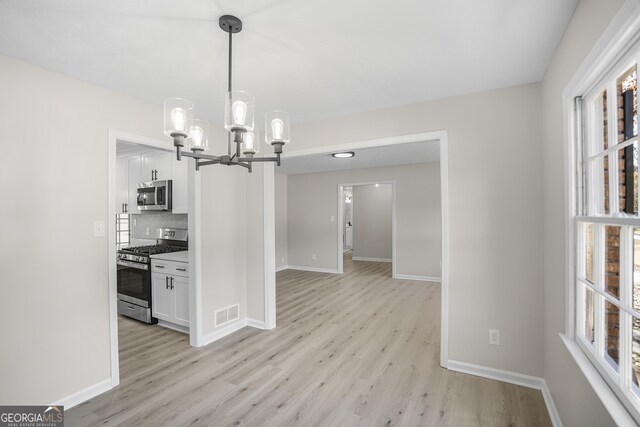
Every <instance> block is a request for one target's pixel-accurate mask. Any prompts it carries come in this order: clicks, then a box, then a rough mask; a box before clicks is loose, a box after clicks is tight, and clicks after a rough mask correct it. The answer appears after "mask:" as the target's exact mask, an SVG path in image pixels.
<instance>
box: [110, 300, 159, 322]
mask: <svg viewBox="0 0 640 427" xmlns="http://www.w3.org/2000/svg"><path fill="white" fill-rule="evenodd" d="M118 314H122V315H124V316H127V317H131V318H134V319H137V320H140V321H142V322H146V323H151V310H149V309H148V308H145V307H140V306H139V305H136V304H132V303H130V302H126V301H122V300H118Z"/></svg>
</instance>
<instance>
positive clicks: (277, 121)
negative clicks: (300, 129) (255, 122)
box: [264, 111, 289, 145]
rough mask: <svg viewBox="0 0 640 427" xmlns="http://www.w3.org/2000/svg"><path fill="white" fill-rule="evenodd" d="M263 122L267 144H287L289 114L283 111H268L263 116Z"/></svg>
mask: <svg viewBox="0 0 640 427" xmlns="http://www.w3.org/2000/svg"><path fill="white" fill-rule="evenodd" d="M264 121H265V123H264V126H265V140H266V141H267V144H272V145H273V144H274V143H281V144H287V143H288V142H289V114H287V113H285V112H284V111H269V112H268V113H267V114H265V115H264Z"/></svg>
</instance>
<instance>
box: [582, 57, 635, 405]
mask: <svg viewBox="0 0 640 427" xmlns="http://www.w3.org/2000/svg"><path fill="white" fill-rule="evenodd" d="M637 57H640V45H636V47H634V49H632V51H631V52H630V53H629V54H628V55H627V56H625V57H624V58H623V59H621V60H620V61H619V62H618V63H617V64H616V65H615V66H614V67H612V69H611V71H610V73H609V74H608V75H607V76H606V77H605V78H604V79H602V80H601V81H600V82H599V83H598V84H597V85H594V89H593V90H591V91H589V92H588V93H586V94H584V96H582V97H579V98H577V99H576V114H577V116H578V117H579V121H580V122H581V123H580V128H581V132H579V138H578V139H579V141H578V144H579V146H578V149H577V153H578V155H577V156H576V157H577V158H576V163H577V169H576V170H577V171H579V173H580V175H581V177H580V178H579V179H578V183H577V184H578V191H577V194H578V204H577V207H576V209H577V215H576V217H575V219H576V233H575V236H576V239H575V242H574V243H575V248H576V253H575V259H576V271H575V297H576V299H575V307H576V310H575V313H576V318H575V340H576V342H577V343H578V345H579V346H580V348H581V349H582V350H583V351H584V352H585V354H586V355H587V356H588V357H589V359H590V360H591V362H592V363H593V364H594V366H595V367H596V368H597V369H598V371H599V372H600V374H601V375H602V377H603V378H604V379H605V380H606V381H607V382H608V384H609V385H610V387H611V388H612V389H613V390H614V392H615V393H616V394H617V395H618V397H619V398H620V400H621V402H622V403H623V404H624V405H625V406H626V407H627V409H629V411H630V412H631V413H634V414H635V415H636V416H637V417H640V216H639V215H638V113H637V111H638V105H637V90H636V83H637V65H636V64H637V61H636V58H637Z"/></svg>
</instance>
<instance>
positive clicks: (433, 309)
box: [65, 253, 551, 426]
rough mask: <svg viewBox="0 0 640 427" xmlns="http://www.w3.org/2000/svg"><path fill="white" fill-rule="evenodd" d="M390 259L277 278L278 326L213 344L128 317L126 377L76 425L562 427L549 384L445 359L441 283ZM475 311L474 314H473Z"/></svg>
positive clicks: (83, 408)
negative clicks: (501, 376) (539, 386)
mask: <svg viewBox="0 0 640 427" xmlns="http://www.w3.org/2000/svg"><path fill="white" fill-rule="evenodd" d="M390 269H391V264H390V263H378V262H362V261H359V262H354V261H352V260H351V258H350V255H349V253H346V254H345V259H344V271H345V274H344V275H337V274H328V273H311V272H303V271H294V270H285V271H283V272H280V273H278V276H277V310H278V311H277V312H278V319H277V324H278V326H277V328H276V329H275V330H273V331H259V330H257V329H253V328H244V329H242V330H241V331H238V332H237V333H235V334H233V335H232V336H229V337H226V338H224V339H222V340H220V341H218V342H216V343H214V344H211V345H209V346H207V347H204V348H200V349H198V348H193V347H189V346H188V337H187V336H186V335H184V334H181V333H178V332H175V331H172V330H169V329H165V328H162V327H157V326H155V327H148V326H147V325H143V324H141V323H138V322H136V321H134V320H131V319H127V318H120V319H119V322H118V324H119V333H120V335H119V337H120V376H121V383H120V385H119V386H118V387H117V388H116V389H114V390H111V391H109V392H107V393H104V394H103V395H100V396H98V397H96V398H94V399H92V400H90V401H88V402H85V403H83V404H81V405H79V406H77V407H75V408H72V409H71V410H69V411H67V413H66V414H65V417H66V421H67V423H68V424H69V425H73V426H91V425H96V424H98V423H99V424H103V425H127V426H131V425H149V426H157V425H216V426H219V425H247V426H256V425H274V426H280V425H300V426H309V425H342V426H345V425H349V426H351V425H374V424H375V425H382V424H384V425H411V426H413V425H425V426H435V425H438V426H441V425H444V426H475V425H491V426H506V425H517V426H550V425H551V422H550V420H549V417H548V415H547V411H546V408H545V405H544V401H543V398H542V394H541V393H540V392H539V391H537V390H531V389H527V388H524V387H520V386H515V385H511V384H505V383H501V382H498V381H493V380H488V379H483V378H479V377H474V376H471V375H465V374H460V373H456V372H450V371H447V370H445V369H442V368H440V366H439V354H440V353H439V351H440V350H439V331H440V285H439V284H436V283H429V282H416V281H408V280H393V279H391V278H390V275H391V273H390ZM470 321H472V319H470Z"/></svg>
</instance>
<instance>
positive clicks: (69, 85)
mask: <svg viewBox="0 0 640 427" xmlns="http://www.w3.org/2000/svg"><path fill="white" fill-rule="evenodd" d="M0 70H2V72H1V75H2V78H0V93H2V94H3V96H2V97H1V98H0V128H1V129H2V136H0V138H2V146H3V147H5V148H6V150H5V155H3V156H0V190H1V191H0V194H1V195H2V199H1V200H2V209H0V223H1V224H4V225H5V226H6V227H4V231H3V236H2V245H0V267H1V271H2V273H1V274H2V276H1V279H0V282H1V284H2V297H1V298H0V321H1V322H2V324H3V325H5V327H3V328H2V329H1V332H0V342H2V348H3V351H2V355H1V356H0V378H1V379H2V380H1V381H0V402H2V404H47V403H54V402H59V401H60V400H61V399H63V398H65V397H67V396H69V395H71V394H74V393H76V392H78V391H80V390H82V389H85V388H86V387H89V386H92V385H94V384H97V383H99V382H101V381H104V380H108V379H109V378H110V360H109V357H110V348H109V345H110V341H109V304H108V249H109V248H108V243H107V239H106V238H94V237H93V221H94V220H99V221H104V222H105V224H106V223H107V222H108V221H111V218H108V217H107V216H108V206H107V203H108V200H107V188H108V182H107V145H108V130H109V128H112V129H116V130H119V131H123V132H128V133H131V134H136V135H141V136H146V137H151V138H155V139H158V140H166V141H167V147H168V148H170V149H171V148H172V145H171V141H170V140H169V139H168V138H166V137H165V136H164V135H163V134H162V108H161V107H160V106H155V105H151V104H147V103H144V102H142V101H139V100H136V99H133V98H130V97H127V96H123V95H121V94H118V93H115V92H112V91H109V90H106V89H102V88H99V87H96V86H93V85H90V84H87V83H84V82H80V81H78V80H74V79H71V78H67V77H64V76H62V75H59V74H56V73H52V72H50V71H47V70H44V69H41V68H37V67H34V66H31V65H28V64H26V63H24V62H21V61H17V60H14V59H11V58H8V57H5V56H0ZM217 132H218V133H219V132H221V131H220V130H217ZM225 141H226V139H225ZM13 153H16V154H13ZM18 153H19V154H18ZM24 153H28V155H25V154H24ZM201 172H202V174H203V175H202V204H203V213H204V215H203V225H204V230H203V235H202V241H203V245H202V246H203V251H202V252H203V262H204V264H205V265H204V266H203V277H202V279H203V307H204V318H205V331H206V330H207V326H208V325H211V324H212V322H211V313H212V312H213V310H215V308H217V307H220V306H223V304H224V303H225V302H226V301H227V300H233V301H235V300H237V299H240V300H242V299H243V298H245V297H244V296H243V292H245V291H244V289H245V283H244V281H243V278H242V275H241V272H242V271H244V255H245V254H244V252H243V251H244V248H243V245H244V243H243V241H244V240H243V239H244V235H243V233H244V219H245V217H244V212H245V209H244V197H242V196H243V195H244V178H243V177H240V176H239V175H241V174H239V173H238V172H235V171H231V168H221V167H219V168H218V169H217V170H216V168H215V167H207V168H203V169H202V171H201ZM238 194H240V195H241V197H237V195H238ZM36 196H37V197H36ZM221 200H223V201H224V203H221ZM217 225H220V227H217ZM222 225H224V226H222ZM237 235H240V236H242V243H237V242H236V241H234V240H233V238H232V237H235V236H237ZM217 266H220V267H221V268H222V267H223V268H224V271H223V272H222V273H221V272H220V269H218V268H216V267H217ZM222 286H227V288H226V289H222Z"/></svg>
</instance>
